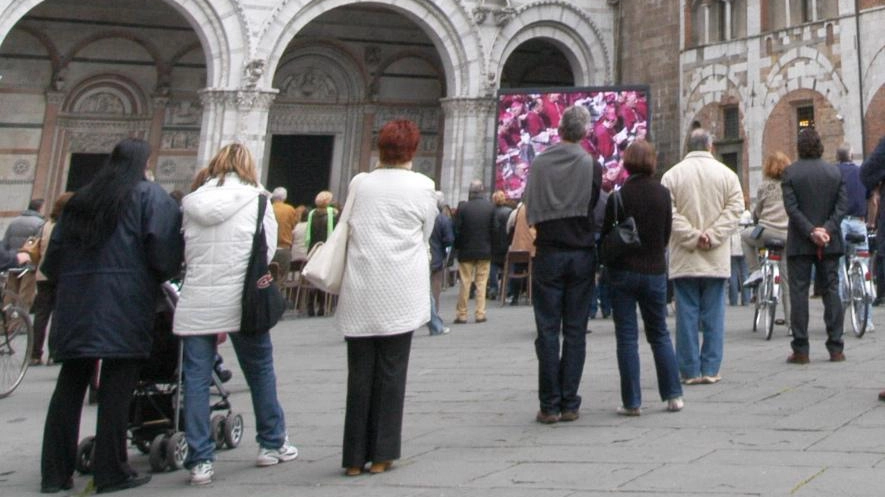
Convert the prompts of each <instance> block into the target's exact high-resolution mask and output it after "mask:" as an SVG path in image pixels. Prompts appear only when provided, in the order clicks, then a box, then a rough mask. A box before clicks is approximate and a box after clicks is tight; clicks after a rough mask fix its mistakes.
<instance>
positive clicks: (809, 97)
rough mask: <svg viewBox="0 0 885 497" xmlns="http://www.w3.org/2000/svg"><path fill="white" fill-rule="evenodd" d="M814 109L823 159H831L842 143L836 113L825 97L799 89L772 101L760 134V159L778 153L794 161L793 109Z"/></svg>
mask: <svg viewBox="0 0 885 497" xmlns="http://www.w3.org/2000/svg"><path fill="white" fill-rule="evenodd" d="M809 102H810V103H811V104H812V105H813V106H814V121H815V124H816V125H815V128H816V129H817V131H818V133H820V137H821V141H822V142H823V144H824V159H827V160H833V159H834V158H835V154H836V148H837V147H838V146H839V145H841V144H842V143H843V142H844V141H845V131H844V128H843V125H842V121H840V120H839V119H838V118H837V117H836V116H837V115H838V111H837V110H836V108H835V107H834V106H833V104H832V103H831V102H830V101H829V99H827V97H826V96H825V95H824V94H822V93H820V92H818V91H815V90H811V89H808V88H800V89H797V90H793V91H791V92H789V93H787V94H786V95H784V96H783V98H781V99H780V100H778V101H777V102H776V105H774V106H773V109H771V111H770V112H769V114H768V116H766V118H765V121H764V122H765V131H764V132H763V135H762V157H765V156H767V155H768V154H770V153H773V152H776V151H781V152H784V153H786V154H787V155H788V156H789V157H790V158H792V159H794V160H795V159H796V158H797V157H796V137H797V135H798V133H797V132H798V127H797V123H796V108H797V107H798V106H799V105H801V104H804V103H809Z"/></svg>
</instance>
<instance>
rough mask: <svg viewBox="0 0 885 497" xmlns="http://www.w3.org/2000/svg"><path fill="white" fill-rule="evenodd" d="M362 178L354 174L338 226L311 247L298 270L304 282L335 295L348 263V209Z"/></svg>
mask: <svg viewBox="0 0 885 497" xmlns="http://www.w3.org/2000/svg"><path fill="white" fill-rule="evenodd" d="M362 177H363V174H357V175H356V176H354V177H353V179H352V180H351V181H350V187H349V188H348V192H347V200H346V201H345V202H344V210H342V211H341V216H340V217H339V218H338V225H336V226H335V229H333V230H332V233H331V234H330V235H329V236H328V238H326V241H325V242H320V243H317V244H316V245H315V246H314V248H313V249H312V250H311V252H312V253H313V255H312V256H310V258H309V259H308V260H307V264H305V265H304V268H303V269H302V270H301V274H302V275H303V276H304V277H305V278H306V279H307V281H309V282H311V283H312V284H313V285H314V286H315V287H317V288H319V289H320V290H322V291H324V292H326V293H334V294H338V293H339V292H340V291H341V282H342V281H343V280H344V266H345V265H346V264H347V240H348V238H349V235H350V227H349V226H348V221H349V219H350V210H351V209H352V208H353V199H354V197H355V194H356V186H357V184H358V183H359V181H361V180H362ZM357 178H359V179H357ZM308 229H309V228H308Z"/></svg>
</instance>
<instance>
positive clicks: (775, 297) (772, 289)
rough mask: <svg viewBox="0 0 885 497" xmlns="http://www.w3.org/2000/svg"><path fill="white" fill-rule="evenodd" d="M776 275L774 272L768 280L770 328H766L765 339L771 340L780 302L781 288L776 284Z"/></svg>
mask: <svg viewBox="0 0 885 497" xmlns="http://www.w3.org/2000/svg"><path fill="white" fill-rule="evenodd" d="M775 276H776V275H775V274H774V272H772V275H771V278H769V279H768V281H767V283H768V285H769V290H768V326H767V327H766V328H765V339H766V340H771V334H772V333H773V332H774V322H775V319H774V318H775V316H776V315H777V304H778V302H780V297H781V295H780V293H781V288H780V284H778V283H775V281H774V279H775Z"/></svg>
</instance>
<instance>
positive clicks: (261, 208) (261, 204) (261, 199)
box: [255, 193, 267, 236]
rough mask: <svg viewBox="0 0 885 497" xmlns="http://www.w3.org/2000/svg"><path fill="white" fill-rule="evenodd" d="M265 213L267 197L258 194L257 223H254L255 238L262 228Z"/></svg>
mask: <svg viewBox="0 0 885 497" xmlns="http://www.w3.org/2000/svg"><path fill="white" fill-rule="evenodd" d="M265 212H267V197H265V196H264V195H263V194H261V193H259V194H258V221H256V222H255V236H258V233H259V232H260V231H261V230H262V228H264V213H265Z"/></svg>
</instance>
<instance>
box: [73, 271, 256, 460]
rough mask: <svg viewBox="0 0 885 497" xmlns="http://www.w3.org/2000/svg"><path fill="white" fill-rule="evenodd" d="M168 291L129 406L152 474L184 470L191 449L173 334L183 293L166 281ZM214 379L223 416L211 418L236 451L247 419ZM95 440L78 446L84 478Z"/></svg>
mask: <svg viewBox="0 0 885 497" xmlns="http://www.w3.org/2000/svg"><path fill="white" fill-rule="evenodd" d="M162 290H163V296H162V298H161V301H160V304H159V305H158V308H157V315H156V318H155V319H154V343H153V347H152V349H151V357H150V360H149V361H148V362H147V363H146V364H145V366H144V367H143V368H142V370H141V374H140V378H139V381H138V384H137V385H136V387H135V391H134V392H133V394H132V402H131V403H130V405H129V438H130V440H131V441H132V444H133V445H134V446H135V447H136V448H137V449H138V450H139V451H141V453H142V454H148V455H149V462H150V466H151V470H152V471H153V472H155V473H159V472H163V471H166V470H170V471H173V470H176V469H180V468H182V467H183V466H184V461H185V459H186V458H187V449H188V448H187V440H186V439H185V437H184V420H183V419H182V417H181V406H182V399H181V395H182V388H181V368H180V367H179V366H180V364H181V358H182V349H181V341H180V340H179V339H178V337H176V336H175V335H174V334H173V333H172V316H173V314H174V312H175V305H176V304H177V303H178V292H177V290H176V289H175V287H173V286H172V285H171V284H169V283H164V284H163V286H162ZM212 379H213V383H214V390H213V397H218V400H217V401H215V402H213V403H212V405H211V406H210V409H211V410H212V411H213V412H216V411H218V412H219V413H218V414H214V415H213V416H212V418H211V427H212V434H213V438H214V440H215V447H216V449H222V448H224V447H227V448H229V449H233V448H235V447H237V446H238V445H239V444H240V441H241V440H242V439H243V416H241V415H240V414H234V413H233V412H231V406H230V402H229V401H228V397H229V396H230V394H229V393H228V391H227V390H226V389H225V388H224V386H223V385H222V381H221V379H220V378H219V377H218V374H217V372H213V374H212ZM221 412H224V414H222V413H221ZM94 442H95V437H93V436H89V437H86V438H84V439H83V440H82V441H81V442H80V444H79V445H78V446H77V460H76V469H77V471H79V472H80V473H82V474H88V473H91V472H92V460H93V458H94V454H95V443H94Z"/></svg>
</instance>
